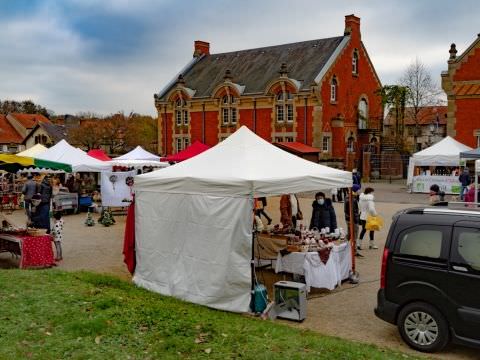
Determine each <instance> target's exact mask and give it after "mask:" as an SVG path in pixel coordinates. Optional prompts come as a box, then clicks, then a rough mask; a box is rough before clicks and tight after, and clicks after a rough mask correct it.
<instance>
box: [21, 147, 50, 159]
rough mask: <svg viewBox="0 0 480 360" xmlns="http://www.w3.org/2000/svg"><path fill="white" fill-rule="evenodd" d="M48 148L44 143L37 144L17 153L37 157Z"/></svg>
mask: <svg viewBox="0 0 480 360" xmlns="http://www.w3.org/2000/svg"><path fill="white" fill-rule="evenodd" d="M46 150H47V148H46V147H45V146H43V145H42V144H35V145H33V146H32V147H31V148H29V149H27V150H24V151H22V152H19V153H18V154H17V155H18V156H26V157H33V158H34V157H37V156H38V155H40V154H41V153H43V152H45V151H46Z"/></svg>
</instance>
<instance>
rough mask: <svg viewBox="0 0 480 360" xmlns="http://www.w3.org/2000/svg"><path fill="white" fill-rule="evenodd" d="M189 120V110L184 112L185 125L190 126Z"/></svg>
mask: <svg viewBox="0 0 480 360" xmlns="http://www.w3.org/2000/svg"><path fill="white" fill-rule="evenodd" d="M188 123H189V119H188V110H183V125H188Z"/></svg>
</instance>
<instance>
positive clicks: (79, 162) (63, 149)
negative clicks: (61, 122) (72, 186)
mask: <svg viewBox="0 0 480 360" xmlns="http://www.w3.org/2000/svg"><path fill="white" fill-rule="evenodd" d="M37 158H38V159H42V160H49V161H56V162H61V163H64V164H69V165H71V166H72V170H73V172H81V171H85V172H100V171H102V170H109V169H111V167H112V166H111V165H110V164H108V163H106V162H104V161H100V160H97V159H94V158H93V157H91V156H89V155H87V153H86V152H85V151H83V150H80V149H78V148H76V147H73V146H72V145H70V144H69V143H68V142H66V141H65V140H61V141H60V142H59V143H57V144H56V145H54V146H52V147H51V148H49V149H47V150H46V151H45V152H43V153H41V154H40V155H38V156H37Z"/></svg>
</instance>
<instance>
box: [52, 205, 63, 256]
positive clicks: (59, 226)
mask: <svg viewBox="0 0 480 360" xmlns="http://www.w3.org/2000/svg"><path fill="white" fill-rule="evenodd" d="M53 218H54V219H55V222H54V224H53V231H52V235H53V242H54V243H55V252H56V254H57V256H56V257H55V261H60V260H62V259H63V257H62V240H63V219H62V214H61V213H60V212H56V213H54V214H53Z"/></svg>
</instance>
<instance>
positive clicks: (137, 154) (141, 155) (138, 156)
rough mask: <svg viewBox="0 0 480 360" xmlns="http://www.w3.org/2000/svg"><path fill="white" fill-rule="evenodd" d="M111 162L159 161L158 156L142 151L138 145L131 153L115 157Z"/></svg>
mask: <svg viewBox="0 0 480 360" xmlns="http://www.w3.org/2000/svg"><path fill="white" fill-rule="evenodd" d="M113 160H152V161H160V156H157V155H155V154H152V153H150V152H148V151H147V150H144V149H143V148H142V147H141V146H140V145H139V146H137V147H136V148H135V149H133V150H132V151H130V152H128V153H126V154H124V155H122V156H119V157H116V158H115V159H113Z"/></svg>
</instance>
